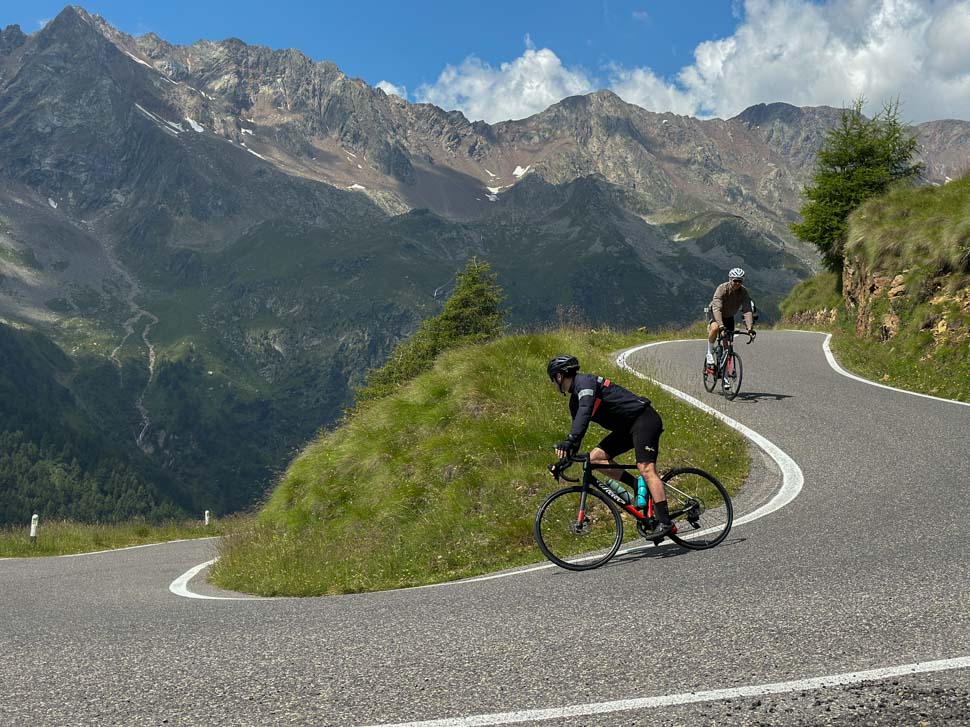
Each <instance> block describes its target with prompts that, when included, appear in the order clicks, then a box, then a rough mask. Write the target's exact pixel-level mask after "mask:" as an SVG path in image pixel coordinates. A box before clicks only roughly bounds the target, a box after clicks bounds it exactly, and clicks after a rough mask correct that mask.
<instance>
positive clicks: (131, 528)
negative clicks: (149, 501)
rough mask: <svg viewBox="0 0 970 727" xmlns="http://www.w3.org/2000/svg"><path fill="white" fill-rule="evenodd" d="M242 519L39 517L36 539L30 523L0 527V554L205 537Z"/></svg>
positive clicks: (57, 551)
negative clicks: (32, 539)
mask: <svg viewBox="0 0 970 727" xmlns="http://www.w3.org/2000/svg"><path fill="white" fill-rule="evenodd" d="M246 522H247V517H245V516H233V517H231V518H228V519H220V520H211V521H210V522H209V525H208V526H206V525H205V524H204V523H203V522H202V521H185V522H168V523H159V524H150V523H142V522H134V521H132V522H127V523H118V524H112V525H107V524H105V525H96V524H85V523H77V522H71V521H69V520H52V521H50V522H43V521H41V522H40V524H39V527H38V530H37V541H36V543H31V542H30V527H29V524H27V523H25V524H24V526H23V527H20V526H16V527H15V526H7V527H4V528H0V558H24V557H30V556H46V555H71V554H73V553H90V552H92V551H96V550H112V549H115V548H127V547H130V546H132V545H148V544H150V543H163V542H168V541H171V540H189V539H193V538H209V537H214V536H220V535H226V534H227V533H229V532H232V531H233V530H235V529H239V528H241V527H243V524H244V523H246Z"/></svg>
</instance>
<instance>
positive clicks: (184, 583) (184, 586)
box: [168, 558, 277, 601]
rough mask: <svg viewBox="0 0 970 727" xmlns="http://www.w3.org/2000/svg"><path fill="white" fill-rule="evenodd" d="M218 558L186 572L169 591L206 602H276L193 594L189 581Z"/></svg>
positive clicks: (267, 599) (252, 598)
mask: <svg viewBox="0 0 970 727" xmlns="http://www.w3.org/2000/svg"><path fill="white" fill-rule="evenodd" d="M217 560H219V559H218V558H213V559H212V560H207V561H206V562H205V563H200V564H199V565H197V566H195V568H190V569H189V570H187V571H185V573H183V574H182V575H180V576H179V577H178V578H176V579H175V580H174V581H172V583H171V584H170V585H169V587H168V590H170V591H171V592H172V593H174V594H175V595H176V596H182V597H183V598H198V599H200V600H204V601H275V600H277V599H276V598H274V597H272V596H237V597H227V596H203V595H202V594H200V593H193V592H192V591H190V590H189V588H188V585H189V581H191V580H192V579H193V578H195V577H196V576H197V575H198V574H199V573H201V572H202V571H203V570H205V569H206V568H208V567H209V566H210V565H212V564H213V563H215V562H216V561H217Z"/></svg>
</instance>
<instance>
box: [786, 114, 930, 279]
mask: <svg viewBox="0 0 970 727" xmlns="http://www.w3.org/2000/svg"><path fill="white" fill-rule="evenodd" d="M864 104H865V99H864V98H862V97H859V98H858V99H857V100H856V101H855V102H854V103H853V104H852V107H851V108H848V109H843V110H842V117H841V123H840V124H839V126H836V127H835V128H832V129H829V131H828V133H827V138H826V141H825V145H824V146H823V147H822V149H821V150H820V151H819V154H818V160H817V161H816V164H815V174H814V176H813V179H812V184H811V185H810V186H808V187H806V188H805V190H804V192H803V195H804V197H805V199H806V200H807V202H806V203H805V204H804V205H803V206H802V209H801V217H802V221H801V222H799V223H794V224H792V225H791V230H792V232H794V233H795V236H796V237H798V238H799V239H801V240H805V241H806V242H811V243H812V244H814V245H815V246H816V247H817V248H818V249H819V252H821V253H822V262H823V263H824V265H825V267H826V268H828V269H829V270H831V271H833V272H836V273H839V274H840V275H841V273H842V265H843V251H844V249H845V238H846V233H847V230H848V218H849V214H851V212H852V211H853V210H854V209H856V208H857V207H858V206H859V205H860V204H862V202H864V201H866V200H867V199H869V198H870V197H875V196H877V195H880V194H882V193H884V192H885V191H886V190H887V189H888V188H889V186H890V185H892V184H893V183H895V182H898V181H901V180H909V179H913V178H914V177H915V176H916V175H918V174H919V173H920V171H921V170H922V165H921V164H919V163H913V162H912V157H913V154H914V153H915V152H916V146H917V143H916V136H915V134H914V132H913V131H912V130H911V129H910V128H909V127H907V126H905V125H903V124H902V123H900V121H899V101H898V100H897V101H893V102H891V103H888V104H886V106H885V107H884V108H883V110H882V112H881V113H880V114H877V115H876V116H875V117H874V118H872V119H867V118H866V117H865V116H863V115H862V107H863V105H864Z"/></svg>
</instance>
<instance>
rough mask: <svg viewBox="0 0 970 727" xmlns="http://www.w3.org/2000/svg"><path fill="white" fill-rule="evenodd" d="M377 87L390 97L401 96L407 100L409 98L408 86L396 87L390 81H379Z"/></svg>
mask: <svg viewBox="0 0 970 727" xmlns="http://www.w3.org/2000/svg"><path fill="white" fill-rule="evenodd" d="M375 85H376V86H377V88H379V89H381V90H382V91H383V92H384V93H386V94H387V95H388V96H400V97H401V98H405V99H406V98H407V97H408V89H407V86H395V85H394V84H393V83H391V82H390V81H379V82H378V83H376V84H375Z"/></svg>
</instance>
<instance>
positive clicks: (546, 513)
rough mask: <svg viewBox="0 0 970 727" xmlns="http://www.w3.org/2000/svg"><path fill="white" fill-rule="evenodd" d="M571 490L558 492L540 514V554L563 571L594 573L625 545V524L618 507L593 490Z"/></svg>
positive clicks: (543, 506)
mask: <svg viewBox="0 0 970 727" xmlns="http://www.w3.org/2000/svg"><path fill="white" fill-rule="evenodd" d="M582 495H583V488H582V487H578V486H577V487H567V488H565V489H563V490H559V491H558V492H554V493H552V494H551V495H549V497H548V498H546V501H545V502H544V503H542V506H541V507H540V508H539V511H538V512H537V513H536V523H535V536H536V543H538V545H539V550H541V551H542V553H543V555H545V556H546V557H547V558H548V559H549V560H551V561H552V562H553V563H555V564H556V565H558V566H559V567H560V568H566V569H567V570H591V569H593V568H598V567H599V566H601V565H603V564H604V563H606V562H607V561H608V560H609V559H610V558H612V557H613V556H614V555H616V551H617V550H619V549H620V545H621V544H622V542H623V520H622V518H621V517H620V511H619V510H618V509H617V507H616V505H614V504H613V503H612V502H610V501H609V500H607V499H606V498H605V497H603V495H601V494H600V493H599V492H597V491H596V490H593V489H589V490H587V491H586V502H585V503H582Z"/></svg>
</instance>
